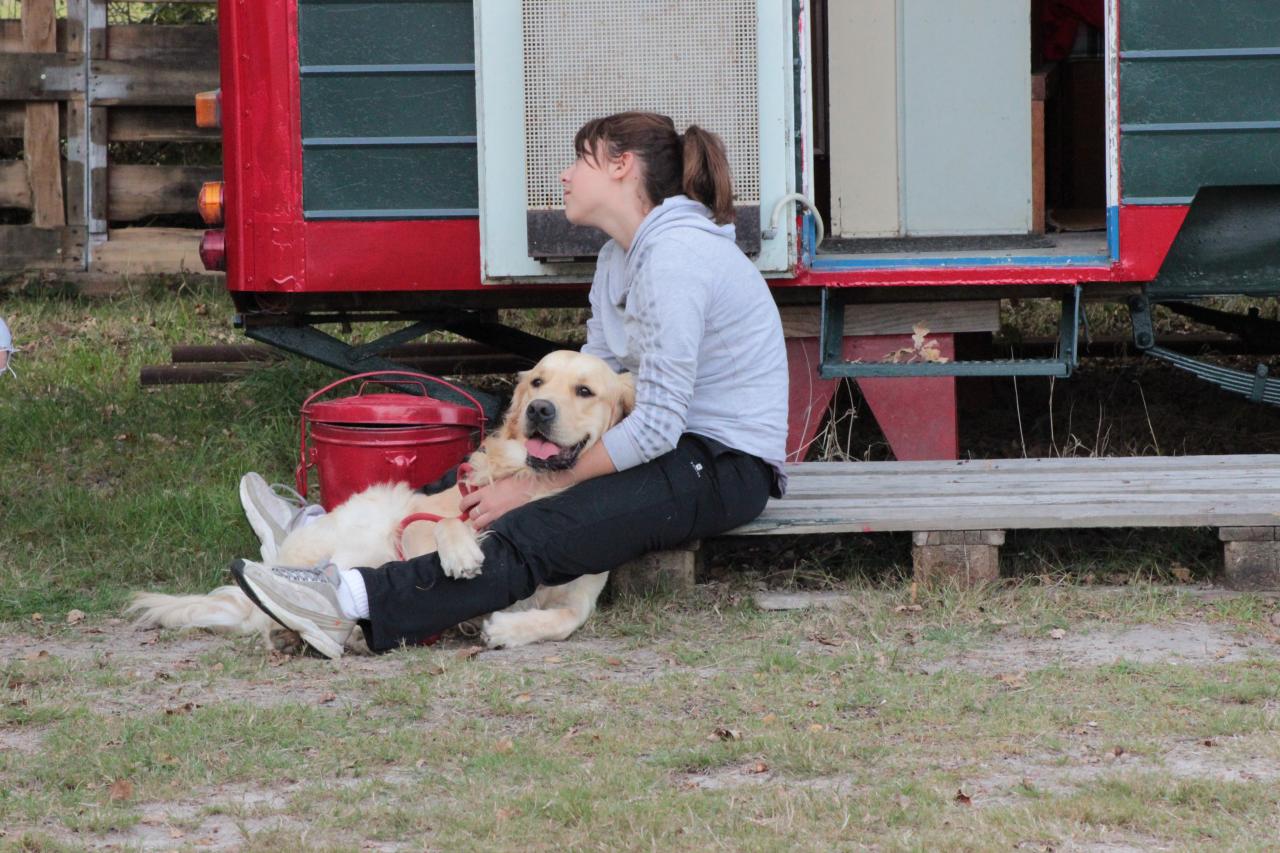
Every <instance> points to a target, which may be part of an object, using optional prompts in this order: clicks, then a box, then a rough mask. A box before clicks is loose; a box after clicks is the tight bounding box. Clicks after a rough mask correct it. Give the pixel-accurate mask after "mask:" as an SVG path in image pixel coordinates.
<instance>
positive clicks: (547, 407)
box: [525, 400, 556, 424]
mask: <svg viewBox="0 0 1280 853" xmlns="http://www.w3.org/2000/svg"><path fill="white" fill-rule="evenodd" d="M525 417H527V418H528V419H529V420H530V421H531V422H533V423H535V424H545V423H550V422H551V421H553V420H555V419H556V404H555V403H553V402H551V401H550V400H534V401H533V402H532V403H530V404H529V407H528V408H527V409H525Z"/></svg>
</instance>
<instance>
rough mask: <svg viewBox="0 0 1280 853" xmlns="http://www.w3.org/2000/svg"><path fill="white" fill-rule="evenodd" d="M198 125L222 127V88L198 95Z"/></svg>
mask: <svg viewBox="0 0 1280 853" xmlns="http://www.w3.org/2000/svg"><path fill="white" fill-rule="evenodd" d="M196 127H222V90H221V89H214V90H213V91H212V92H200V93H199V94H197V95H196Z"/></svg>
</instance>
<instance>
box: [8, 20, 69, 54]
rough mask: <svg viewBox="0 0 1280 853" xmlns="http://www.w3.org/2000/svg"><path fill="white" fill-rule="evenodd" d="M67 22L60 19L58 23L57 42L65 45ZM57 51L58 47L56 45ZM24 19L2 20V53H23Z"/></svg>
mask: <svg viewBox="0 0 1280 853" xmlns="http://www.w3.org/2000/svg"><path fill="white" fill-rule="evenodd" d="M66 26H67V22H66V21H65V20H59V21H58V22H57V24H56V31H57V44H58V46H62V45H65V44H66V42H65V41H64V38H65V34H66ZM54 50H55V51H56V50H57V48H56V47H55V48H54ZM22 52H23V47H22V20H21V19H18V20H13V19H5V20H2V21H0V53H22Z"/></svg>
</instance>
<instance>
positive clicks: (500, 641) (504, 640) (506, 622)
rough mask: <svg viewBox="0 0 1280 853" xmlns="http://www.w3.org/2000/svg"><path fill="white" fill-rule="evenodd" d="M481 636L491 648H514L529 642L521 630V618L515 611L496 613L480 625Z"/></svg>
mask: <svg viewBox="0 0 1280 853" xmlns="http://www.w3.org/2000/svg"><path fill="white" fill-rule="evenodd" d="M480 638H481V639H482V640H484V644H485V645H486V646H488V647H489V648H491V649H512V648H515V647H516V646H523V645H527V644H528V643H529V637H528V636H527V635H526V632H524V631H522V630H520V619H518V618H516V614H513V613H494V614H492V615H491V616H489V618H488V619H486V620H484V624H483V625H482V626H481V627H480Z"/></svg>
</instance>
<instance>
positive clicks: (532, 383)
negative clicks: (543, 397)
mask: <svg viewBox="0 0 1280 853" xmlns="http://www.w3.org/2000/svg"><path fill="white" fill-rule="evenodd" d="M529 387H530V388H541V387H542V380H541V379H530V380H529Z"/></svg>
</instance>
